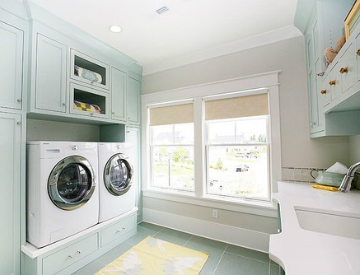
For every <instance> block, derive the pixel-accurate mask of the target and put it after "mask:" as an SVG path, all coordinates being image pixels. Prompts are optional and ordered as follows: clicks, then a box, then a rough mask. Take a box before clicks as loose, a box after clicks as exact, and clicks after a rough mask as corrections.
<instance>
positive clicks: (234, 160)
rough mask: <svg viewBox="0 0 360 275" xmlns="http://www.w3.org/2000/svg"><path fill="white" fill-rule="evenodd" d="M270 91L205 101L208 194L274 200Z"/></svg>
mask: <svg viewBox="0 0 360 275" xmlns="http://www.w3.org/2000/svg"><path fill="white" fill-rule="evenodd" d="M267 105H268V104H267V94H259V95H251V96H242V97H233V98H226V99H219V100H211V101H206V102H205V120H206V172H207V180H206V182H207V186H206V190H207V194H211V195H221V196H228V197H247V198H253V199H260V200H269V199H270V181H269V143H268V106H267Z"/></svg>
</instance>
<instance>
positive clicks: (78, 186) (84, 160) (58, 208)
mask: <svg viewBox="0 0 360 275" xmlns="http://www.w3.org/2000/svg"><path fill="white" fill-rule="evenodd" d="M97 148H98V146H97V143H91V142H48V141H38V142H29V143H28V144H27V241H28V242H29V243H31V244H33V245H35V246H36V247H38V248H40V247H44V246H46V245H49V244H51V243H54V242H56V241H59V240H61V239H64V238H66V237H69V236H71V235H73V234H76V233H78V232H80V231H82V230H84V229H87V228H89V227H91V226H93V225H95V224H97V223H98V218H99V188H98V186H97V180H98V149H97Z"/></svg>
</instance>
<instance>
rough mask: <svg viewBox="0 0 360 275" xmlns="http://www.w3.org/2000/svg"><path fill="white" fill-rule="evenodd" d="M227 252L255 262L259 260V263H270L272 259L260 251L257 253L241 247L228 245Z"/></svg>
mask: <svg viewBox="0 0 360 275" xmlns="http://www.w3.org/2000/svg"><path fill="white" fill-rule="evenodd" d="M226 252H229V253H232V254H236V255H239V256H243V257H247V258H251V259H254V260H258V261H262V262H264V263H269V261H270V259H269V255H268V254H266V253H262V252H259V251H255V250H250V249H247V248H244V247H241V246H235V245H230V244H229V245H228V247H227V248H226Z"/></svg>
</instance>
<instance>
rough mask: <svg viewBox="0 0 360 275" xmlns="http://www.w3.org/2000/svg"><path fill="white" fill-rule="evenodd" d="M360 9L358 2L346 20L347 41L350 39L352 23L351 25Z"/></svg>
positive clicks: (358, 0) (359, 0)
mask: <svg viewBox="0 0 360 275" xmlns="http://www.w3.org/2000/svg"><path fill="white" fill-rule="evenodd" d="M359 8H360V0H357V1H356V2H355V3H354V5H353V7H352V8H351V10H350V12H349V14H348V16H347V17H346V19H345V37H346V41H347V40H348V39H349V37H350V23H351V21H352V19H353V18H354V17H355V15H356V13H357V12H358V10H359Z"/></svg>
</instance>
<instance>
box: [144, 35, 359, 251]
mask: <svg viewBox="0 0 360 275" xmlns="http://www.w3.org/2000/svg"><path fill="white" fill-rule="evenodd" d="M276 70H281V73H280V76H279V78H280V119H281V147H282V167H296V168H327V167H329V166H331V165H332V164H333V163H334V162H336V161H340V162H342V163H344V164H346V165H349V139H348V138H347V137H336V138H335V137H326V138H319V139H310V137H309V108H308V95H307V83H306V60H305V43H304V37H302V36H301V37H295V38H291V39H288V40H283V41H280V42H276V43H272V44H268V45H264V46H260V47H256V48H252V49H249V50H245V51H241V52H237V53H234V54H229V55H225V56H220V57H216V58H212V59H209V60H205V61H201V62H198V63H194V64H189V65H186V66H182V67H178V68H174V69H170V70H166V71H162V72H158V73H154V74H150V75H145V76H143V94H149V93H155V92H159V91H166V90H171V89H176V88H181V87H187V86H192V85H199V84H203V83H208V82H216V81H220V80H226V79H230V78H236V77H241V76H248V75H253V74H259V73H264V72H269V71H276ZM225 92H226V91H225ZM359 143H360V142H359ZM159 205H161V207H160V208H159ZM180 209H182V210H180ZM147 210H150V211H151V210H157V211H158V210H160V211H162V212H163V213H164V215H165V214H169V213H170V214H175V215H176V214H177V215H182V216H185V217H196V218H197V219H200V220H203V221H206V220H207V219H208V217H211V211H212V209H210V208H201V209H200V208H199V207H198V206H194V205H185V204H180V203H176V207H174V202H170V201H167V200H162V199H153V198H149V197H144V213H146V211H147ZM179 211H180V212H179ZM230 212H231V211H224V212H222V215H223V216H222V219H221V220H220V219H219V220H213V222H215V223H219V224H222V225H229V226H235V227H237V228H243V229H249V230H254V231H257V232H262V233H266V234H270V233H275V232H274V231H275V230H274V229H276V226H277V220H276V219H275V218H269V217H261V216H256V217H255V220H256V223H254V222H253V221H254V217H252V216H247V215H249V214H246V215H244V213H239V212H233V213H230ZM144 219H145V220H146V219H147V218H146V215H145V218H144ZM269 219H270V220H269ZM235 220H238V221H241V223H237V224H234V221H235ZM255 249H258V248H255ZM260 250H261V248H260Z"/></svg>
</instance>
